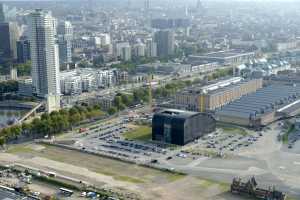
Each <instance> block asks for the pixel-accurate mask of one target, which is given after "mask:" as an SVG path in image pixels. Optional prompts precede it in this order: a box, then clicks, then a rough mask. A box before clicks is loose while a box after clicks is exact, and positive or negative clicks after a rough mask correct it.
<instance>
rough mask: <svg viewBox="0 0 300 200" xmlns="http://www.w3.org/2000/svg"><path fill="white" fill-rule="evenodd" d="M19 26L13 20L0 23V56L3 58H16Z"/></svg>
mask: <svg viewBox="0 0 300 200" xmlns="http://www.w3.org/2000/svg"><path fill="white" fill-rule="evenodd" d="M18 40H19V28H18V25H17V23H15V22H9V23H6V22H3V23H0V57H1V58H3V59H17V41H18Z"/></svg>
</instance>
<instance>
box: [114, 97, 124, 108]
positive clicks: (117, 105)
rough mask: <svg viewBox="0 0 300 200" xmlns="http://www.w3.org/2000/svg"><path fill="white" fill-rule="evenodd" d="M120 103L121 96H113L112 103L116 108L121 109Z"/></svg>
mask: <svg viewBox="0 0 300 200" xmlns="http://www.w3.org/2000/svg"><path fill="white" fill-rule="evenodd" d="M122 104H123V102H122V98H121V96H118V95H117V96H115V98H114V105H115V106H116V107H117V109H118V110H121V109H120V107H121V105H122Z"/></svg>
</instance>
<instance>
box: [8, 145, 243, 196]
mask: <svg viewBox="0 0 300 200" xmlns="http://www.w3.org/2000/svg"><path fill="white" fill-rule="evenodd" d="M8 153H10V154H14V155H17V156H18V157H19V158H20V159H21V160H20V162H21V163H23V164H27V165H31V163H32V162H33V161H37V162H38V163H40V162H42V163H44V164H45V163H49V164H48V166H49V168H48V170H52V169H51V166H52V165H54V166H56V168H57V167H63V166H64V165H65V166H66V167H65V168H62V170H61V171H62V172H63V171H65V172H66V175H74V176H75V178H77V177H76V176H77V174H78V176H84V175H83V174H84V173H86V178H89V179H90V180H91V181H93V180H95V181H97V182H99V181H100V182H104V183H105V181H107V180H109V179H107V178H105V179H103V178H104V177H103V178H101V177H102V176H108V177H111V178H113V179H114V180H116V181H121V182H123V183H124V184H122V185H123V186H122V187H121V186H118V188H124V189H128V188H127V185H128V187H129V188H131V189H132V188H133V187H132V186H134V187H135V188H136V189H134V191H135V192H136V193H138V194H140V195H141V196H142V197H143V199H149V200H150V199H163V200H177V199H178V200H182V199H186V200H194V199H198V200H235V199H236V200H237V199H241V198H240V197H235V196H232V195H231V194H230V193H228V192H227V191H228V189H229V186H228V184H224V183H218V182H213V181H209V180H202V179H199V178H197V177H192V176H184V175H179V174H173V173H168V172H163V171H160V170H155V169H151V168H147V167H141V166H138V165H134V164H129V163H125V162H120V161H117V160H113V159H109V158H104V157H100V156H93V155H89V154H86V153H80V152H77V151H72V150H67V149H63V148H60V147H55V146H49V145H32V144H30V145H26V146H19V145H18V146H14V147H12V148H10V149H9V150H8ZM8 156H9V154H8ZM59 163H61V164H59ZM72 166H76V167H72ZM33 167H34V166H33ZM78 167H79V168H78ZM56 168H55V169H56ZM55 169H54V170H55ZM79 169H81V170H83V171H84V173H83V174H82V173H79V172H77V170H79ZM84 169H88V171H85V170H84ZM59 171H60V170H59ZM59 171H58V172H59ZM67 172H68V173H67ZM87 173H89V174H87ZM93 173H94V175H93ZM97 174H100V175H102V176H100V177H98V176H97ZM91 176H92V177H93V178H92V179H91ZM99 178H100V179H99ZM89 179H86V180H87V181H88V180H89ZM98 179H99V180H98ZM82 180H83V179H82ZM124 186H125V187H124ZM131 189H130V190H131ZM187 194H188V195H187Z"/></svg>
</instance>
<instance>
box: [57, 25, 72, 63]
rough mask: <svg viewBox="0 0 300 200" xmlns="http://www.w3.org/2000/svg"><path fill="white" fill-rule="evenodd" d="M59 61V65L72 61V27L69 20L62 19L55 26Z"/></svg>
mask: <svg viewBox="0 0 300 200" xmlns="http://www.w3.org/2000/svg"><path fill="white" fill-rule="evenodd" d="M57 36H58V46H59V62H60V64H61V65H63V64H68V63H71V62H72V40H73V27H72V24H71V22H69V21H63V22H59V23H58V27H57Z"/></svg>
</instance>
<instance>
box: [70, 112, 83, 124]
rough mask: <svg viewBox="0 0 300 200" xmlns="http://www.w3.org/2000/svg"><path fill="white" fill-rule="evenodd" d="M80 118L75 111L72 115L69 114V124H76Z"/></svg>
mask: <svg viewBox="0 0 300 200" xmlns="http://www.w3.org/2000/svg"><path fill="white" fill-rule="evenodd" d="M80 120H81V115H80V113H75V114H74V115H71V116H70V117H69V122H70V125H71V126H73V125H76V124H77V123H78V122H80Z"/></svg>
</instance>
